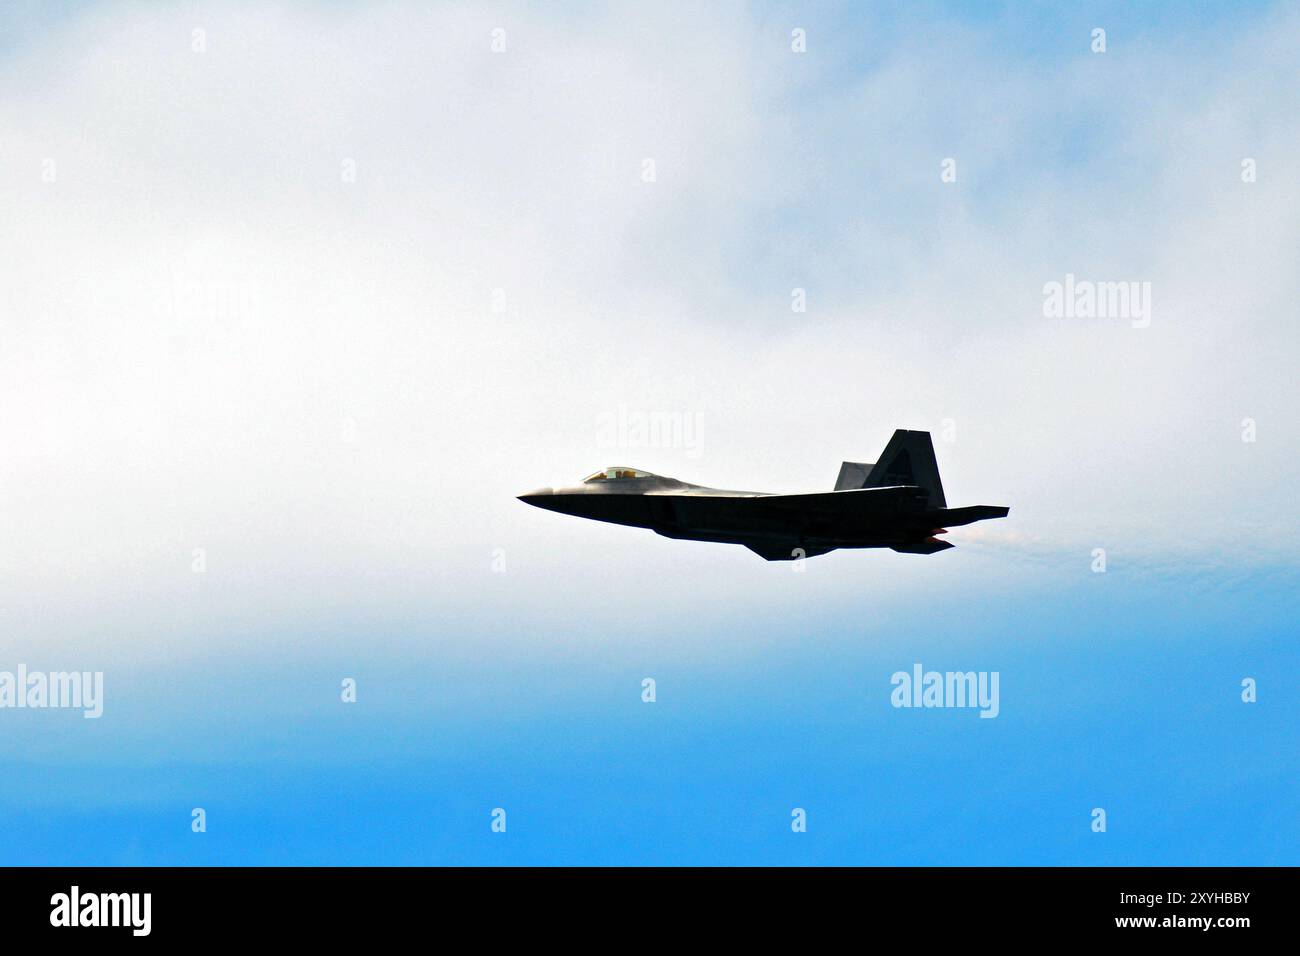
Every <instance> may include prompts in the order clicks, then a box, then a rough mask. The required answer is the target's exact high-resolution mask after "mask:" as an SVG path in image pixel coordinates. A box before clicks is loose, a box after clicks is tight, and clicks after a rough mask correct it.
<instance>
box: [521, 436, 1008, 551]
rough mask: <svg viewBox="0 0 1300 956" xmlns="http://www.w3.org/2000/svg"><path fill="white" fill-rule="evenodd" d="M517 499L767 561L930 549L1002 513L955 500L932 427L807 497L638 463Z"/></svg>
mask: <svg viewBox="0 0 1300 956" xmlns="http://www.w3.org/2000/svg"><path fill="white" fill-rule="evenodd" d="M519 500H520V501H523V502H526V503H528V504H530V505H534V506H536V507H538V508H545V509H546V510H547V511H558V512H560V513H561V514H568V515H577V516H578V517H581V518H592V519H594V520H596V521H608V522H612V523H613V524H622V525H630V526H631V527H634V528H649V529H651V530H652V531H655V532H657V533H658V534H661V535H664V536H665V537H668V538H683V539H686V540H689V541H717V542H722V543H726V544H743V545H744V546H745V547H747V548H749V550H751V551H753V552H754V553H755V554H757V555H759V556H760V557H762V558H765V559H766V560H768V561H792V560H797V559H799V558H810V557H813V556H814V555H819V554H826V553H827V552H829V551H834V550H836V549H837V548H892V549H893V550H894V551H901V552H904V553H907V554H934V553H935V552H937V551H944V550H947V549H948V548H951V547H952V545H951V544H950V543H948V542H947V541H942V540H940V539H939V538H938V537H936V536H937V535H940V534H943V533H944V532H946V531H947V530H948V528H950V527H956V526H958V525H964V524H971V523H973V522H976V521H985V520H987V519H989V518H1005V517H1006V516H1007V513H1008V512H1009V511H1010V509H1009V508H1002V507H998V506H996V505H971V506H969V507H965V508H949V507H948V502H947V500H946V499H945V498H944V495H943V485H942V484H941V483H940V481H939V465H938V463H937V462H936V461H935V458H934V444H933V443H932V442H931V441H930V433H929V432H918V431H904V430H902V429H900V430H898V431H896V432H894V436H893V437H892V438H891V439H890V440H889V444H888V445H886V446H885V450H884V452H882V453H881V456H880V460H879V461H877V462H875V463H863V462H853V461H846V462H844V463H843V464H842V465H840V474H839V478H838V480H837V481H836V482H835V490H834V491H827V492H821V493H815V494H807V495H773V494H767V493H765V492H761V491H723V490H721V489H719V488H705V487H703V486H701V485H692V484H688V483H687V482H684V481H678V480H677V479H676V478H664V477H662V476H660V475H652V474H650V473H649V472H645V471H639V470H637V469H635V468H621V467H614V468H606V469H604V470H603V471H598V472H596V473H595V474H594V475H588V476H587V477H586V478H584V479H583V481H582V484H580V485H576V486H574V487H572V488H539V489H538V490H536V491H532V492H529V493H528V494H526V495H520V496H519Z"/></svg>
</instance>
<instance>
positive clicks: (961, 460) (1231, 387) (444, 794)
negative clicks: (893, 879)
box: [0, 4, 1300, 865]
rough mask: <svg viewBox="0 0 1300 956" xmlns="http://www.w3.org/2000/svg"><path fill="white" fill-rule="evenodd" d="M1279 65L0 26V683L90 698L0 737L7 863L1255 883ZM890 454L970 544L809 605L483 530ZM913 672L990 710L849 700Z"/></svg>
mask: <svg viewBox="0 0 1300 956" xmlns="http://www.w3.org/2000/svg"><path fill="white" fill-rule="evenodd" d="M15 11H17V12H15ZM1098 26H1100V27H1103V28H1105V29H1106V30H1107V51H1106V52H1105V53H1104V54H1097V53H1093V52H1092V51H1091V50H1090V48H1089V44H1090V32H1091V30H1092V29H1093V28H1094V27H1098ZM795 28H803V29H805V30H806V31H807V36H808V49H807V52H806V53H802V54H795V53H792V52H791V50H790V45H789V44H790V40H789V37H790V32H791V30H793V29H795ZM497 29H500V30H504V31H505V32H504V36H505V38H506V48H505V49H504V50H503V51H502V52H500V53H494V52H492V49H491V45H490V44H491V41H492V38H493V31H494V30H497ZM196 30H198V31H201V40H200V39H198V37H199V34H196V33H195V31H196ZM1297 39H1300V19H1297V17H1296V15H1295V13H1294V11H1291V10H1289V9H1288V8H1286V7H1284V6H1271V5H1267V4H1231V5H1215V4H1205V5H1198V6H1196V7H1194V8H1174V7H1164V6H1161V5H1152V6H1151V9H1149V10H1147V9H1143V8H1134V7H1132V6H1131V5H1127V4H1114V5H1106V4H1103V5H1095V6H1087V5H1084V6H1081V7H1071V8H1070V10H1068V11H1066V10H1058V9H1057V8H1056V7H1055V6H1054V5H1047V4H1044V5H1034V6H1029V7H1018V6H1005V7H995V6H992V5H984V4H975V5H944V4H935V5H928V6H917V5H911V4H908V5H898V6H892V7H891V6H887V5H872V6H871V7H866V6H859V5H813V6H811V7H806V6H802V5H794V4H760V5H754V6H732V5H722V4H718V5H709V6H708V7H706V8H704V9H697V8H696V7H694V6H682V7H677V8H672V7H662V8H660V7H656V8H655V9H653V10H645V9H639V8H637V7H634V6H631V5H627V6H621V7H612V8H611V7H604V6H600V5H583V6H574V7H559V8H546V9H544V10H543V9H530V8H528V7H524V6H481V7H480V6H475V7H464V6H445V7H433V8H431V9H424V8H422V7H419V6H416V5H409V6H408V5H402V4H383V5H376V6H371V7H348V6H341V5H327V4H321V5H311V4H303V5H295V6H278V7H263V6H260V5H249V6H239V5H228V4H221V5H204V4H190V5H184V6H179V7H171V8H151V9H148V10H142V9H139V8H133V7H131V6H126V5H115V4H92V5H86V6H76V5H73V6H67V7H56V8H49V7H46V6H44V5H31V6H27V7H16V8H11V9H10V11H9V12H7V13H5V14H3V15H0V130H3V131H4V132H3V134H0V202H2V203H3V206H4V208H6V209H8V210H10V212H11V215H7V216H5V217H3V219H0V256H2V257H3V260H4V261H5V262H6V263H7V265H6V267H5V272H4V277H5V280H6V282H5V285H6V288H7V290H8V295H7V305H6V307H5V309H4V311H3V313H0V343H3V346H4V347H3V348H2V349H0V440H3V443H4V445H5V447H6V448H7V449H9V450H10V453H9V454H7V455H6V456H5V458H4V460H3V461H0V670H14V669H16V668H17V667H18V666H19V665H21V664H25V665H27V666H28V667H29V668H31V669H44V670H52V671H53V670H64V669H67V670H72V669H76V670H102V671H103V672H104V675H105V677H104V679H105V705H104V715H103V717H101V718H100V719H98V720H84V719H82V717H81V716H80V714H79V713H76V712H71V711H56V710H47V711H18V710H0V722H3V723H4V724H5V725H6V726H5V727H4V728H3V729H4V730H5V732H4V733H3V734H0V780H3V781H4V783H3V784H0V847H3V848H4V849H3V850H0V863H5V864H132V863H138V864H167V863H179V864H202V863H219V864H240V863H251V864H293V863H310V864H326V863H365V864H399V863H402V864H423V863H431V864H432V863H454V864H492V863H506V864H588V863H591V864H618V865H622V864H637V863H650V864H677V863H683V864H711V863H717V864H742V865H743V864H818V863H835V864H918V865H919V864H940V865H946V864H1053V865H1078V864H1125V865H1127V864H1247V865H1257V864H1294V863H1296V862H1297V848H1298V846H1300V825H1298V824H1297V822H1296V821H1297V819H1298V818H1297V814H1296V812H1295V811H1296V806H1297V797H1298V796H1300V794H1298V792H1297V790H1298V788H1297V780H1298V779H1300V776H1298V775H1297V770H1298V769H1300V768H1298V767H1297V756H1296V747H1295V738H1296V726H1297V722H1296V714H1297V709H1296V706H1297V691H1296V675H1297V672H1298V666H1297V665H1300V652H1297V650H1296V642H1295V627H1294V625H1293V623H1292V621H1293V620H1294V618H1295V612H1296V610H1297V599H1296V594H1297V584H1298V583H1300V580H1298V579H1300V551H1298V550H1297V546H1296V541H1297V540H1298V538H1297V532H1300V528H1297V521H1296V516H1295V511H1294V508H1293V507H1291V506H1290V498H1291V495H1292V489H1293V488H1294V486H1295V483H1296V478H1297V471H1298V469H1297V459H1296V452H1295V449H1296V448H1297V447H1300V445H1298V444H1297V441H1296V438H1297V436H1296V434H1295V431H1296V427H1295V410H1296V401H1295V386H1294V373H1293V369H1292V368H1291V365H1292V362H1291V356H1293V355H1294V354H1295V350H1296V346H1297V345H1298V344H1300V342H1297V332H1296V326H1295V322H1294V303H1295V302H1296V301H1297V293H1300V282H1298V281H1297V280H1298V278H1300V277H1298V276H1297V272H1296V269H1295V262H1294V250H1295V249H1296V248H1297V242H1298V241H1300V234H1298V232H1297V230H1298V229H1300V227H1298V226H1297V223H1300V188H1297V185H1296V181H1295V178H1294V176H1291V175H1289V171H1290V168H1291V164H1292V158H1293V157H1294V155H1296V151H1297V150H1298V149H1300V91H1297V89H1296V87H1295V84H1294V47H1295V42H1296V40H1297ZM196 43H198V45H199V46H200V47H201V49H196V48H195V44H196ZM948 158H952V159H955V161H956V169H957V179H956V181H955V182H951V183H947V182H943V181H942V180H941V178H940V170H941V163H942V161H943V160H945V159H948ZM1247 158H1249V159H1250V160H1251V161H1252V162H1253V163H1254V164H1255V165H1256V167H1257V170H1258V176H1257V179H1255V180H1254V181H1251V182H1245V181H1243V179H1242V175H1241V174H1242V163H1243V160H1245V159H1247ZM647 159H649V160H652V161H653V165H654V169H655V176H654V178H653V179H651V180H649V181H647V180H646V179H645V178H644V170H645V168H646V167H645V161H646V160H647ZM1066 274H1071V275H1075V276H1078V277H1081V278H1085V279H1092V280H1096V281H1102V282H1111V281H1124V282H1127V281H1134V282H1148V283H1150V286H1151V289H1152V290H1153V291H1152V302H1153V306H1152V314H1151V322H1150V324H1149V326H1147V327H1142V328H1138V327H1135V326H1134V325H1133V323H1131V322H1130V321H1128V320H1127V319H1126V318H1120V319H1114V318H1109V319H1108V318H1091V319H1089V318H1074V319H1068V320H1063V319H1059V318H1056V319H1054V318H1049V317H1046V316H1045V315H1044V312H1043V301H1044V298H1043V297H1044V292H1043V290H1044V285H1045V284H1046V283H1050V282H1054V281H1060V280H1062V279H1063V278H1064V277H1065V276H1066ZM796 288H798V289H802V290H804V292H805V294H806V300H807V303H808V308H807V311H806V312H793V311H792V310H791V301H792V299H791V294H792V290H794V289H796ZM611 416H615V417H627V416H631V417H633V418H636V417H637V416H641V417H646V416H664V417H666V418H667V419H668V420H670V421H673V422H679V423H680V422H689V423H690V424H691V425H692V426H693V427H692V428H691V429H689V430H687V431H685V432H675V433H673V435H672V436H670V437H669V439H668V440H665V441H639V440H634V439H627V438H626V437H624V438H617V439H615V440H613V441H612V442H611V441H610V439H609V436H608V432H607V429H604V428H603V427H602V423H604V422H607V421H608V420H609V418H610V417H611ZM1247 421H1249V422H1250V423H1251V426H1252V433H1251V434H1252V437H1253V438H1254V440H1253V441H1243V435H1244V434H1245V432H1246V422H1247ZM899 427H905V428H920V429H925V430H930V431H932V432H934V434H935V436H936V449H937V453H938V458H939V463H940V467H941V470H942V473H943V477H944V484H945V488H946V490H947V494H948V498H949V501H950V502H951V503H953V504H954V505H965V504H985V503H987V504H1006V505H1010V506H1011V509H1012V510H1011V515H1010V517H1009V518H1008V519H1006V521H1004V522H995V523H989V524H988V526H985V527H974V528H966V529H957V530H955V531H954V532H953V533H952V534H951V535H950V539H951V540H952V541H953V543H955V544H956V545H957V548H956V549H955V550H953V551H949V552H946V553H944V554H940V555H936V556H932V557H929V558H925V557H919V556H910V555H898V554H894V553H892V552H885V553H878V552H838V553H835V554H832V555H828V556H824V557H820V558H816V559H812V560H810V561H809V562H807V565H806V568H804V569H802V570H795V569H793V568H791V567H790V566H789V565H781V564H776V565H769V564H765V563H764V562H762V561H760V560H759V559H758V558H757V557H755V556H754V555H753V554H751V553H749V552H748V551H745V550H743V549H740V548H729V547H723V546H709V545H702V544H697V543H692V542H676V541H669V540H667V539H663V538H659V537H657V536H654V535H652V534H649V533H647V532H639V531H635V530H631V529H622V528H615V527H611V526H605V525H598V524H592V523H584V522H578V521H573V520H565V519H563V518H562V517H560V516H556V515H551V514H546V513H543V512H540V511H536V510H533V509H527V508H525V506H523V505H522V504H520V503H519V502H517V501H516V500H515V499H514V495H517V494H519V493H521V492H523V491H526V490H528V489H531V488H534V487H537V486H539V485H545V484H571V483H573V482H574V481H576V480H577V479H579V478H580V477H581V476H582V475H584V474H587V473H589V472H590V471H592V470H594V469H595V468H598V467H601V466H604V465H606V464H612V463H615V462H617V463H626V464H630V465H633V466H636V467H641V468H646V469H648V470H652V471H654V472H657V473H662V474H669V475H675V476H677V477H681V478H683V479H686V480H691V481H697V482H700V483H704V484H709V485H715V486H720V487H739V488H760V489H764V490H770V491H778V492H780V491H812V490H816V489H819V488H824V489H827V490H829V488H830V487H831V486H832V483H833V481H834V476H835V473H836V471H837V469H838V466H839V462H840V461H841V460H855V461H870V460H872V459H873V458H874V456H875V455H876V454H877V453H878V452H879V450H880V449H881V448H882V447H883V445H884V443H885V441H886V440H887V439H888V437H889V434H890V433H891V432H892V431H893V429H894V428H899ZM994 525H996V527H995V526H994ZM1096 549H1103V550H1104V551H1105V553H1106V571H1105V573H1096V572H1095V571H1094V569H1093V568H1094V566H1095V562H1096V558H1095V553H1096ZM196 568H198V570H196ZM918 662H919V663H921V664H923V665H924V666H925V668H927V669H935V670H939V671H948V670H961V671H967V670H972V671H996V672H998V673H999V675H1000V688H1001V690H1000V712H999V715H998V716H997V718H996V719H980V718H979V717H978V715H977V713H976V712H975V711H972V710H966V709H934V710H925V709H895V708H894V707H892V706H891V705H890V692H891V690H892V687H891V684H890V678H891V675H892V674H894V672H896V671H899V670H905V671H906V670H910V669H911V667H912V665H913V664H914V663H918ZM647 677H649V678H653V679H654V680H655V682H656V690H657V699H656V701H655V702H654V703H645V702H643V701H642V699H641V691H642V681H643V679H645V678H647ZM345 678H352V679H355V680H356V682H357V687H358V699H357V701H356V702H355V703H348V704H345V703H343V702H342V701H341V700H340V683H341V681H342V680H343V679H345ZM1245 678H1252V679H1254V680H1255V682H1256V684H1257V687H1258V701H1257V702H1254V703H1245V702H1243V701H1242V699H1241V690H1242V688H1241V682H1242V680H1243V679H1245ZM195 807H202V808H204V810H205V811H206V813H207V832H205V833H201V834H199V833H193V832H191V829H190V822H191V811H192V809H193V808H195ZM496 807H501V808H504V809H505V810H506V813H507V819H508V825H507V831H506V832H505V833H493V832H492V831H491V829H490V823H491V816H490V815H491V812H492V810H493V808H496ZM796 807H799V808H803V809H804V810H806V812H807V820H808V828H807V832H806V833H793V832H792V831H791V828H790V820H791V810H792V809H793V808H796ZM1098 807H1100V808H1104V809H1105V811H1106V814H1107V831H1106V832H1105V833H1094V832H1092V830H1091V828H1090V824H1091V813H1092V811H1093V809H1094V808H1098Z"/></svg>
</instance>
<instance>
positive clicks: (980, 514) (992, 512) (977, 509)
mask: <svg viewBox="0 0 1300 956" xmlns="http://www.w3.org/2000/svg"><path fill="white" fill-rule="evenodd" d="M1010 511H1011V509H1010V508H1002V507H999V506H998V505H971V506H970V507H967V508H945V509H943V510H942V511H940V512H937V513H936V514H935V518H936V519H937V520H938V521H939V522H940V523H941V524H945V525H949V524H950V525H953V526H956V525H959V524H972V523H974V522H976V521H987V520H989V519H990V518H1005V517H1006V516H1007V515H1008V514H1009V513H1010Z"/></svg>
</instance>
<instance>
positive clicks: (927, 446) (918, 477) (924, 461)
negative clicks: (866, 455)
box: [862, 428, 948, 508]
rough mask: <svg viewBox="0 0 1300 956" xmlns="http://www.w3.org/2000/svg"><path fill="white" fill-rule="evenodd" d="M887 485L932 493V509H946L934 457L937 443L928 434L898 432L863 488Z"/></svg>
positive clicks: (886, 447)
mask: <svg viewBox="0 0 1300 956" xmlns="http://www.w3.org/2000/svg"><path fill="white" fill-rule="evenodd" d="M888 485H916V486H918V487H920V488H924V489H925V490H926V491H928V492H929V493H930V502H929V504H930V507H931V508H946V507H948V501H947V499H946V498H944V496H943V483H942V482H941V481H940V480H939V463H938V462H937V461H935V458H934V443H933V442H931V441H930V433H929V432H913V431H906V430H904V429H901V428H900V429H898V431H896V432H894V437H893V438H891V439H889V444H888V445H886V446H885V450H884V451H883V452H881V454H880V460H879V461H878V462H876V464H875V467H873V468H872V469H871V473H870V474H869V475H867V478H866V482H865V484H863V486H862V487H864V488H881V487H885V486H888Z"/></svg>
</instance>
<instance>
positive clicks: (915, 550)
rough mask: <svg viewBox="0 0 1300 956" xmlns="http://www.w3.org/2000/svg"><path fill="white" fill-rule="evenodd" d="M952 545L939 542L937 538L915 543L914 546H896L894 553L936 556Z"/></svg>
mask: <svg viewBox="0 0 1300 956" xmlns="http://www.w3.org/2000/svg"><path fill="white" fill-rule="evenodd" d="M951 547H953V545H951V544H949V543H948V542H947V541H940V540H939V539H938V538H928V539H926V540H925V541H917V542H916V543H915V544H896V545H894V550H895V551H900V552H902V553H903V554H936V553H938V552H939V551H947V550H948V549H949V548H951Z"/></svg>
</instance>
